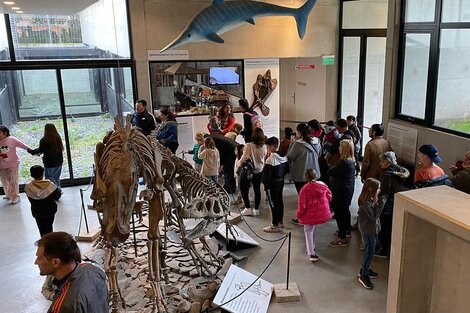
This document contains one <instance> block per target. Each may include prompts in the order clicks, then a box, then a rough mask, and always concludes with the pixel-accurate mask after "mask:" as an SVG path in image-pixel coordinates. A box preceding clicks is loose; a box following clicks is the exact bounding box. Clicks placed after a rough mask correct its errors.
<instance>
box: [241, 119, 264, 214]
mask: <svg viewBox="0 0 470 313" xmlns="http://www.w3.org/2000/svg"><path fill="white" fill-rule="evenodd" d="M252 139H253V142H250V143H247V144H246V145H245V147H244V148H243V155H242V157H241V158H240V160H238V161H237V168H238V167H240V166H241V165H242V164H243V163H244V162H246V161H247V160H248V159H251V161H252V162H253V165H254V170H253V178H252V179H251V181H250V180H246V179H242V178H241V179H240V192H241V194H242V198H243V202H244V204H245V209H244V210H243V211H242V215H245V216H250V215H253V216H257V215H259V205H260V203H261V178H262V171H263V167H264V160H265V158H266V153H267V149H266V146H265V145H264V142H265V140H266V136H265V135H264V132H263V130H262V129H261V128H257V129H255V130H254V131H253V137H252ZM251 184H253V191H254V193H255V208H254V209H251V206H250V199H249V198H248V193H249V191H250V186H251Z"/></svg>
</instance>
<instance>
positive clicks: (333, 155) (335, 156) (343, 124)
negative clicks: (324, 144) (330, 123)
mask: <svg viewBox="0 0 470 313" xmlns="http://www.w3.org/2000/svg"><path fill="white" fill-rule="evenodd" d="M335 127H336V130H337V131H338V133H339V134H340V135H341V137H340V138H339V139H338V140H336V141H335V142H334V144H333V145H332V146H331V147H330V148H329V149H327V148H325V149H326V150H327V151H328V150H329V151H328V153H327V154H326V156H325V158H326V162H327V163H328V166H329V167H331V166H333V165H335V164H336V163H337V162H338V161H339V158H340V153H339V143H340V142H341V140H345V139H349V140H352V142H353V144H356V137H355V136H354V133H353V132H352V130H350V129H348V122H347V121H346V120H345V119H344V118H341V119H339V120H337V121H336V122H335Z"/></svg>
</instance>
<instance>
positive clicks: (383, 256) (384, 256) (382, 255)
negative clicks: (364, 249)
mask: <svg viewBox="0 0 470 313" xmlns="http://www.w3.org/2000/svg"><path fill="white" fill-rule="evenodd" d="M374 256H376V257H378V258H381V259H387V258H388V257H389V256H390V254H389V253H386V252H384V251H382V250H379V251H377V252H376V253H375V255H374Z"/></svg>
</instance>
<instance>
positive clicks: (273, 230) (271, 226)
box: [263, 225, 281, 233]
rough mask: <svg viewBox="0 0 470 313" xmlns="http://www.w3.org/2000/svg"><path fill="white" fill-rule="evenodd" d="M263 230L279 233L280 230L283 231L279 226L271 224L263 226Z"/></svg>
mask: <svg viewBox="0 0 470 313" xmlns="http://www.w3.org/2000/svg"><path fill="white" fill-rule="evenodd" d="M263 231H264V232H265V233H279V232H281V229H280V228H279V227H277V226H274V225H269V226H267V227H265V228H263Z"/></svg>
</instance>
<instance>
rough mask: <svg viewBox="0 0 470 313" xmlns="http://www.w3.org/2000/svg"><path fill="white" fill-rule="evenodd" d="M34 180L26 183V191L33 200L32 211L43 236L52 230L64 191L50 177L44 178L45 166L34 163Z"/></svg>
mask: <svg viewBox="0 0 470 313" xmlns="http://www.w3.org/2000/svg"><path fill="white" fill-rule="evenodd" d="M30 173H31V177H32V178H34V180H33V181H32V182H29V183H27V184H26V185H25V187H24V189H25V193H26V195H27V196H28V200H29V202H31V213H32V215H33V217H34V218H35V219H36V224H37V225H38V228H39V233H40V234H41V237H42V236H44V235H46V234H48V233H50V232H52V224H53V223H54V216H55V213H56V212H57V203H56V201H57V200H59V198H60V196H61V195H62V193H61V192H60V190H59V188H57V186H56V185H54V183H53V182H51V181H50V180H48V179H44V168H43V167H42V166H40V165H34V166H32V167H31V169H30Z"/></svg>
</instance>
